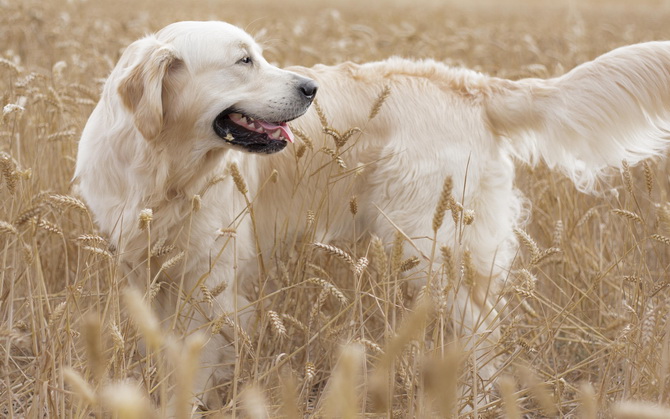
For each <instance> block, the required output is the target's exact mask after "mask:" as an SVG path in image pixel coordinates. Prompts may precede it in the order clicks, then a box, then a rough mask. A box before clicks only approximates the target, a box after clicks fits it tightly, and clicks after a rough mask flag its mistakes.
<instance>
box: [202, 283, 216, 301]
mask: <svg viewBox="0 0 670 419" xmlns="http://www.w3.org/2000/svg"><path fill="white" fill-rule="evenodd" d="M200 292H201V293H202V300H203V301H204V302H205V303H207V304H209V305H210V306H211V305H212V303H213V302H214V296H213V295H212V292H211V291H210V290H209V288H207V286H206V285H205V284H200Z"/></svg>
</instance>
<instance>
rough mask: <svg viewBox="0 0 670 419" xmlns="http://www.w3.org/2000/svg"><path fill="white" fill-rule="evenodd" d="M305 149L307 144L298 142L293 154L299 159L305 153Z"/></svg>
mask: <svg viewBox="0 0 670 419" xmlns="http://www.w3.org/2000/svg"><path fill="white" fill-rule="evenodd" d="M306 151H307V146H306V145H305V144H300V145H299V146H298V148H297V149H296V151H295V156H296V157H297V158H298V159H300V158H302V156H304V155H305V152H306Z"/></svg>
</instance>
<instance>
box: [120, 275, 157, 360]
mask: <svg viewBox="0 0 670 419" xmlns="http://www.w3.org/2000/svg"><path fill="white" fill-rule="evenodd" d="M123 299H124V302H125V304H126V307H127V308H128V313H129V314H130V317H131V318H132V320H133V323H134V324H135V326H137V328H138V329H139V330H140V333H142V336H143V337H144V340H145V341H146V343H147V346H149V347H150V348H159V347H160V345H161V344H162V342H163V334H162V333H161V330H160V323H159V321H158V318H156V315H155V314H154V312H153V311H152V310H151V308H149V306H148V305H147V303H146V302H144V300H143V298H142V295H141V294H140V293H139V291H137V290H136V289H133V288H128V289H126V290H125V291H124V293H123Z"/></svg>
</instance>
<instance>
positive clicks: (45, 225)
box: [37, 218, 63, 236]
mask: <svg viewBox="0 0 670 419" xmlns="http://www.w3.org/2000/svg"><path fill="white" fill-rule="evenodd" d="M37 227H38V228H41V229H42V230H44V231H48V232H49V233H52V234H56V235H59V236H62V235H63V230H62V229H61V228H60V227H58V226H57V225H55V224H53V223H50V222H49V221H47V220H45V219H43V218H42V219H40V220H39V221H38V222H37Z"/></svg>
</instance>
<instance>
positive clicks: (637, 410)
mask: <svg viewBox="0 0 670 419" xmlns="http://www.w3.org/2000/svg"><path fill="white" fill-rule="evenodd" d="M612 414H613V417H614V418H615V419H667V418H669V417H670V409H668V408H667V407H664V406H660V405H658V404H655V403H651V402H642V401H624V402H619V403H617V405H616V406H614V409H612Z"/></svg>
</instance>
